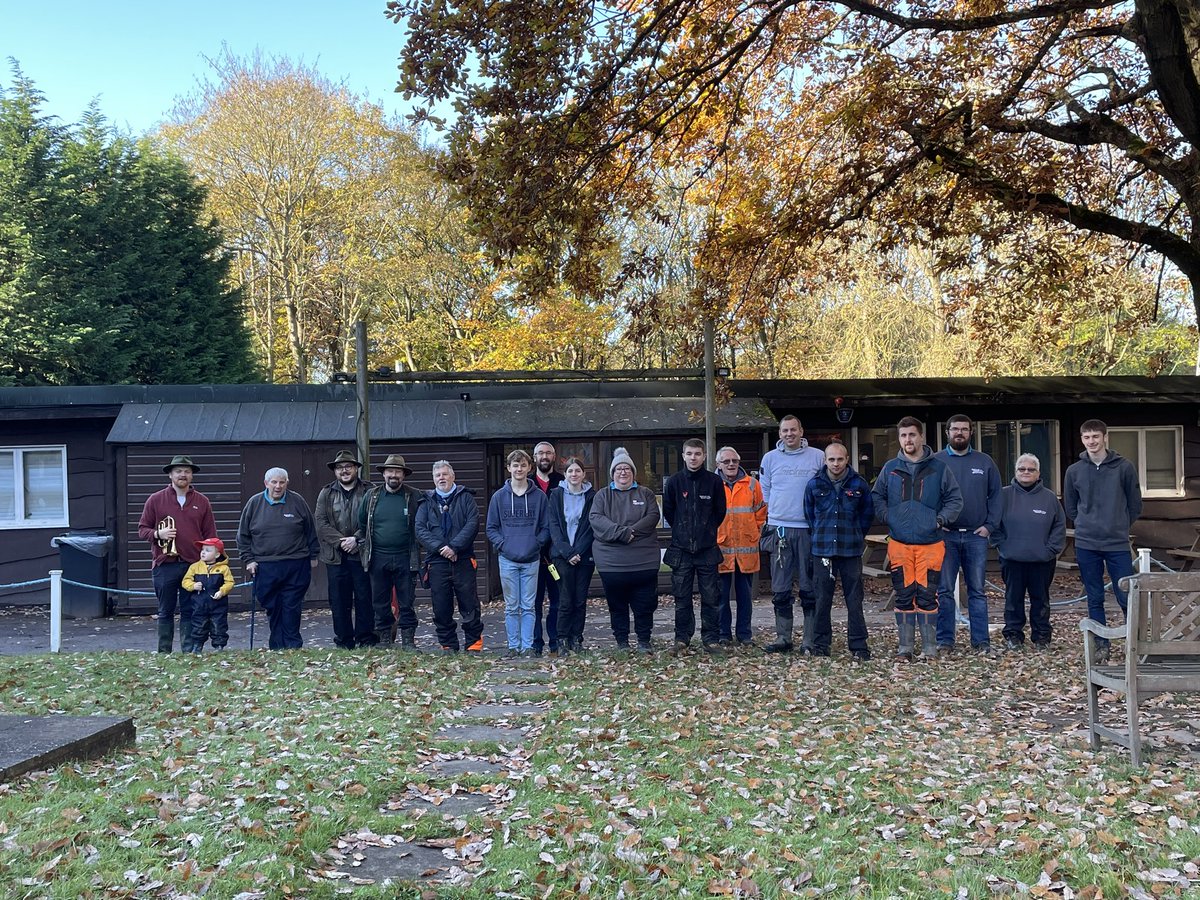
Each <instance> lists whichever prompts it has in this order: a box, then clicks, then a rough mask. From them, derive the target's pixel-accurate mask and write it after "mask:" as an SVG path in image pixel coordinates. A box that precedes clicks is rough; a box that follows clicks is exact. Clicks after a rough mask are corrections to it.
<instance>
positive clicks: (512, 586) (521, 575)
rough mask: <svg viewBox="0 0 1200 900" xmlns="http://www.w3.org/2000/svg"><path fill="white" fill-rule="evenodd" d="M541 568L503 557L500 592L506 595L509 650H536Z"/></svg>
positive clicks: (505, 607)
mask: <svg viewBox="0 0 1200 900" xmlns="http://www.w3.org/2000/svg"><path fill="white" fill-rule="evenodd" d="M538 564H539V561H538V560H536V559H533V560H530V561H529V562H513V561H512V560H511V559H506V558H505V557H503V556H501V557H500V589H501V590H502V591H503V592H504V631H505V633H506V634H507V636H508V649H509V650H532V649H533V619H534V616H533V601H534V597H535V596H536V594H537V583H538Z"/></svg>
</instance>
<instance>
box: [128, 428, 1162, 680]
mask: <svg viewBox="0 0 1200 900" xmlns="http://www.w3.org/2000/svg"><path fill="white" fill-rule="evenodd" d="M898 438H899V446H900V449H899V452H898V453H897V455H896V457H895V458H893V459H891V460H889V461H888V462H887V463H885V465H884V466H883V467H882V469H881V471H880V473H879V475H878V477H877V478H876V480H875V483H874V485H873V486H872V485H871V484H869V483H868V482H867V481H866V479H865V478H863V477H862V476H861V475H860V474H858V473H857V472H856V471H855V470H854V468H853V466H852V465H851V460H850V453H849V450H848V449H847V447H846V446H845V445H844V444H842V443H841V442H839V441H833V442H831V443H829V444H828V445H827V446H826V448H825V449H824V451H821V450H819V449H817V448H815V447H811V446H809V444H808V442H807V441H806V440H805V438H804V428H803V426H802V425H801V423H800V421H799V419H797V418H796V417H795V416H785V417H784V418H783V419H782V420H781V422H780V425H779V441H778V444H777V445H776V447H775V449H773V450H771V451H770V452H768V453H766V454H765V455H764V457H763V459H762V462H761V465H760V470H759V473H758V476H757V477H755V475H753V474H751V473H748V472H747V471H746V470H745V468H743V466H742V465H741V459H740V457H739V455H738V452H737V451H736V450H735V449H734V448H733V447H728V446H726V447H722V448H721V449H720V450H718V451H717V454H716V460H715V461H716V471H715V472H711V471H709V470H708V469H707V468H705V462H706V458H707V455H706V452H705V447H704V443H703V442H702V441H700V440H698V439H689V440H687V441H685V442H684V444H683V451H682V463H683V466H682V468H681V469H680V470H679V471H678V472H677V473H676V474H674V475H672V476H670V477H669V478H668V479H667V480H666V481H665V483H664V485H663V490H662V509H661V512H660V509H659V504H658V500H657V498H656V496H655V493H654V491H653V490H652V489H651V488H650V487H649V486H647V485H645V484H641V483H639V481H638V471H637V466H636V464H635V462H634V460H633V458H632V457H631V456H630V454H629V453H628V452H627V451H626V450H625V448H621V447H619V448H617V449H616V450H615V451H614V453H613V457H612V460H611V462H610V464H609V466H608V475H609V482H608V483H607V484H606V485H604V486H603V487H600V488H598V489H597V488H595V487H594V486H593V485H592V484H591V482H589V481H588V480H587V473H586V469H585V466H584V463H583V461H581V460H580V459H578V458H575V457H571V458H569V459H567V460H566V461H565V465H564V467H563V472H562V473H559V472H558V471H556V464H557V462H558V458H557V454H556V451H555V448H554V446H553V445H552V444H550V443H549V442H545V441H543V442H541V443H539V444H537V445H536V446H535V447H534V450H533V454H532V456H531V455H530V454H529V453H527V452H526V451H524V450H514V451H512V452H511V453H509V454H508V457H507V459H506V466H507V471H508V476H509V477H508V480H507V481H506V482H505V483H504V485H502V486H501V488H500V489H499V490H497V491H496V492H495V493H494V494H493V495H492V497H491V499H490V501H489V503H488V507H487V514H486V519H485V530H486V535H487V539H488V541H489V542H490V543H491V545H492V548H493V550H494V552H495V554H496V556H497V561H498V567H499V573H500V583H501V588H502V591H503V595H504V604H505V617H504V618H505V638H506V648H505V649H506V654H507V655H511V656H523V655H541V653H542V652H543V650H544V649H545V648H546V647H547V646H548V647H549V650H550V651H551V652H556V653H559V654H560V655H564V656H565V655H570V654H572V653H578V652H580V651H581V650H582V649H583V632H584V624H585V617H586V608H587V607H586V600H587V594H588V588H589V585H590V584H591V580H592V576H593V574H594V573H595V572H599V575H600V579H601V583H602V585H603V588H604V594H605V599H606V601H607V605H608V610H609V623H610V627H611V630H612V634H613V638H614V640H615V642H616V644H617V646H618V647H619V648H627V649H636V650H637V651H638V652H643V653H648V652H652V650H653V644H652V640H651V632H652V630H653V624H654V613H655V611H656V609H657V606H658V576H659V570H660V565H661V564H663V563H665V564H666V565H667V566H668V567H669V568H670V569H671V572H672V577H671V582H672V593H673V594H674V598H675V617H674V618H675V621H674V641H673V649H674V650H675V652H677V653H678V652H682V651H685V650H686V649H687V648H688V647H689V646H690V645H691V642H692V639H693V638H694V637H695V635H696V631H697V623H696V614H695V606H694V593H698V594H699V597H700V621H699V634H700V645H701V648H702V649H703V650H704V651H705V652H707V653H714V654H715V653H721V652H723V651H724V649H725V648H726V647H727V646H729V645H731V644H733V643H734V642H735V641H736V642H737V643H738V644H742V645H750V644H752V634H751V614H752V609H753V597H752V595H751V593H752V584H753V579H754V577H755V575H756V573H758V571H759V568H760V559H761V554H762V552H763V551H768V552H769V555H770V573H769V576H770V583H771V591H772V606H773V610H774V614H775V636H774V640H773V641H771V642H770V643H768V644H767V645H766V646H765V648H764V649H765V650H766V651H767V652H768V653H785V652H790V651H792V650H793V649H794V648H795V646H796V644H795V640H794V635H795V632H796V624H795V620H794V607H795V599H794V595H793V587H795V588H796V592H797V594H798V596H799V602H800V608H801V613H802V615H803V621H802V624H801V626H800V636H801V640H800V643H799V652H801V653H804V654H806V655H812V656H829V655H830V653H831V649H832V637H833V635H832V622H831V611H832V607H833V596H834V590H835V586H836V584H837V583H838V582H840V583H841V586H842V593H843V596H844V599H845V603H846V608H847V649H848V651H849V652H850V654H851V656H852V657H853V658H854V659H857V660H868V659H870V658H871V652H870V647H869V643H868V634H867V626H866V621H865V617H864V614H863V568H862V560H863V555H864V553H863V551H864V549H865V541H866V535H867V532H868V530H869V529H870V528H871V527H872V525H873V524H874V523H876V522H879V523H881V524H883V525H885V526H886V527H887V531H888V543H887V555H888V565H889V568H890V571H891V578H892V583H893V588H894V590H895V596H896V624H897V630H898V648H899V649H898V651H897V655H899V656H901V657H905V658H912V657H913V656H914V655H915V652H916V636H917V634H918V633H919V634H920V641H921V653H922V655H924V656H926V657H935V656H938V655H944V654H946V653H949V652H953V649H954V633H955V624H956V623H955V615H956V609H957V602H956V599H955V586H956V581H957V579H958V577H959V574H960V573H961V574H962V577H963V579H964V581H965V583H966V588H967V601H968V602H967V614H968V620H969V634H970V642H971V646H972V647H974V648H976V649H977V650H982V651H987V650H990V648H991V641H990V635H989V630H988V610H987V599H986V594H985V592H984V586H985V569H986V562H987V554H988V548H989V545H991V546H995V547H997V548H998V552H999V557H1000V565H1001V572H1002V574H1003V578H1004V582H1005V605H1004V630H1003V637H1004V640H1005V643H1006V645H1007V646H1008V647H1010V648H1016V647H1019V646H1020V645H1021V644H1022V643H1023V642H1024V632H1025V626H1026V614H1025V608H1026V598H1028V604H1029V617H1028V620H1029V629H1030V636H1031V639H1032V642H1033V643H1034V645H1044V644H1047V643H1049V641H1050V634H1051V632H1050V607H1049V589H1050V582H1051V579H1052V577H1053V575H1054V570H1055V562H1056V560H1057V557H1058V555H1059V553H1061V552H1062V550H1063V548H1064V546H1065V534H1066V531H1065V528H1066V516H1068V515H1069V516H1070V517H1071V518H1072V519H1073V520H1074V524H1075V529H1076V534H1075V547H1076V559H1077V562H1078V565H1079V571H1080V577H1081V580H1082V581H1083V585H1084V588H1085V590H1086V592H1087V597H1088V612H1089V615H1090V616H1091V618H1093V619H1096V620H1097V621H1099V622H1101V623H1103V622H1104V621H1105V619H1104V590H1105V585H1104V572H1105V569H1106V568H1107V570H1108V574H1109V577H1110V578H1111V580H1112V583H1113V587H1114V593H1115V594H1116V597H1117V600H1118V602H1119V604H1120V606H1121V609H1122V610H1124V609H1125V594H1124V592H1123V591H1121V589H1120V586H1119V579H1120V578H1121V577H1123V576H1124V575H1128V574H1131V573H1132V560H1131V554H1130V547H1129V529H1130V527H1131V526H1132V524H1133V523H1134V522H1135V521H1136V520H1137V518H1138V516H1139V515H1140V512H1141V493H1140V488H1139V486H1138V480H1137V475H1136V472H1135V471H1134V470H1133V467H1132V465H1131V464H1130V463H1129V461H1128V460H1125V459H1123V458H1122V457H1121V456H1119V455H1118V454H1116V453H1114V452H1113V451H1111V450H1109V449H1108V448H1107V428H1106V426H1105V425H1104V423H1103V422H1100V421H1099V420H1096V419H1092V420H1089V421H1087V422H1085V423H1084V424H1083V426H1082V427H1081V439H1082V442H1083V445H1084V451H1083V453H1082V454H1081V456H1080V459H1079V461H1078V462H1076V463H1074V464H1073V465H1071V466H1070V467H1069V468H1068V469H1067V473H1066V478H1065V481H1064V486H1063V498H1064V502H1065V505H1066V508H1065V510H1064V508H1063V504H1060V503H1059V501H1058V498H1057V497H1056V496H1055V494H1054V492H1053V491H1052V490H1051V489H1050V488H1048V487H1047V486H1046V485H1044V484H1043V483H1042V480H1041V472H1040V463H1039V461H1038V459H1037V457H1036V456H1034V455H1033V454H1028V453H1026V454H1022V455H1021V456H1020V457H1019V458H1018V460H1017V462H1016V466H1015V472H1014V477H1013V479H1012V482H1011V484H1009V485H1008V486H1006V487H1004V486H1002V485H1001V478H1000V473H999V470H998V469H997V467H996V464H995V463H994V462H993V460H992V459H991V458H990V457H989V456H988V455H987V454H986V453H983V452H982V451H980V450H978V449H976V448H975V446H974V435H973V424H972V422H971V420H970V419H969V418H968V417H967V416H964V415H957V416H953V417H952V418H951V419H950V420H949V422H948V423H947V433H946V439H947V440H946V446H945V449H944V450H942V451H940V452H937V453H935V452H933V450H932V448H931V447H929V446H928V445H927V444H926V443H925V437H924V429H923V426H922V423H921V422H920V421H919V420H918V419H916V418H913V417H909V416H906V417H905V418H903V419H901V420H900V422H899V423H898ZM328 466H329V468H330V470H331V471H332V472H333V475H334V479H333V481H332V482H330V483H329V484H328V485H326V486H325V487H323V488H322V489H321V491H320V493H319V494H318V496H317V499H316V503H315V509H313V510H310V508H309V506H308V504H307V503H306V502H305V500H304V498H303V497H301V496H300V495H299V494H296V493H295V492H293V491H289V490H288V473H287V472H286V471H285V470H284V469H280V468H272V469H270V470H268V471H267V473H266V475H265V477H264V489H263V491H262V493H260V494H256V495H255V496H253V497H251V498H250V500H249V501H248V502H247V503H246V505H245V508H244V509H243V511H242V516H241V520H240V523H239V526H238V533H237V546H238V551H239V554H240V557H241V560H242V563H243V566H244V568H245V570H246V572H247V574H248V575H249V576H251V578H253V580H254V584H253V588H254V596H255V598H256V599H257V601H258V603H259V604H261V605H262V607H263V608H264V609H265V610H266V612H267V615H268V621H269V624H270V639H269V646H270V647H271V648H272V649H286V648H294V647H300V646H302V643H303V640H302V638H301V635H300V609H301V602H302V600H303V597H304V594H305V592H306V591H307V589H308V587H309V584H310V582H311V577H312V569H313V568H315V566H316V565H317V563H318V561H320V562H323V563H324V564H325V565H326V567H327V574H328V586H329V604H330V608H331V613H332V620H333V631H334V642H335V643H336V645H337V646H338V647H342V648H346V649H352V648H354V647H360V646H372V645H377V644H387V643H394V642H395V641H396V640H397V637H398V638H399V642H400V645H401V648H402V649H405V650H415V649H416V640H415V635H416V630H417V624H418V622H417V616H416V612H415V608H414V601H415V596H414V595H415V581H416V578H417V577H418V574H419V577H420V579H421V581H422V583H423V584H424V585H426V586H427V587H428V588H429V590H430V593H431V596H432V605H433V621H434V627H435V630H436V632H437V640H438V644H439V646H440V648H441V649H442V651H443V652H446V653H455V652H458V651H459V650H460V648H465V649H466V650H467V651H469V652H479V651H482V649H483V627H482V622H481V619H480V605H479V598H478V592H477V588H476V569H477V565H478V564H477V561H476V559H475V556H474V549H473V548H474V544H475V539H476V536H477V533H478V530H479V524H480V508H479V503H478V502H477V501H476V499H475V495H474V493H473V491H471V490H470V489H469V488H467V487H465V486H463V485H458V484H456V483H455V473H454V467H453V466H452V465H451V464H450V463H449V462H448V461H446V460H439V461H438V462H435V463H434V464H433V467H432V471H431V476H432V480H433V484H434V487H433V489H432V490H428V491H422V490H418V489H417V488H415V487H413V486H412V485H410V484H407V483H406V479H407V478H408V477H410V476H411V475H412V474H413V471H412V469H411V468H409V467H408V466H407V465H406V464H405V461H404V457H403V456H400V455H397V454H393V455H390V456H388V457H387V459H385V460H384V462H383V464H382V465H380V466H379V473H380V475H381V476H382V479H383V480H382V483H381V484H377V485H376V484H371V483H369V482H367V481H366V480H364V479H363V478H362V477H361V474H362V469H363V465H362V463H361V461H360V460H358V459H357V458H356V456H355V454H354V453H353V452H351V451H346V450H344V451H341V452H340V453H338V454H337V456H336V457H335V458H334V459H333V460H332V461H331V462H330V463H329V464H328ZM163 471H164V472H165V473H166V474H167V475H168V477H169V482H170V483H169V484H168V486H167V487H166V488H164V489H163V490H162V491H159V492H157V493H155V494H153V495H151V497H150V498H148V499H147V501H146V504H145V507H144V509H143V511H142V516H141V520H140V522H139V533H140V535H141V536H142V538H143V539H145V540H147V541H149V542H150V544H151V548H152V554H153V560H152V564H153V579H152V580H153V584H154V590H155V594H156V595H157V598H158V649H159V651H160V652H170V650H171V649H172V645H173V641H174V615H175V610H176V608H177V607H178V608H179V610H180V645H181V649H183V650H184V651H193V652H199V651H200V650H201V649H202V648H203V646H204V643H205V642H206V640H209V639H211V641H212V645H213V647H214V648H218V649H219V648H221V647H224V646H225V645H226V643H227V641H228V595H229V592H230V590H231V589H232V587H233V582H232V577H231V575H230V573H229V567H228V559H227V557H226V556H225V553H224V545H223V543H222V542H221V540H220V539H219V538H218V537H217V534H216V526H215V522H214V519H213V515H212V508H211V505H210V504H209V501H208V500H207V498H205V497H204V495H203V494H201V493H200V492H198V491H196V490H195V488H194V487H192V479H193V477H194V475H195V473H196V472H197V471H199V467H198V466H196V464H195V463H194V462H193V461H192V460H191V459H190V458H189V457H186V456H177V457H175V458H174V459H172V460H171V461H170V462H169V463H167V464H166V465H165V466H164V467H163ZM660 517H661V518H662V519H664V520H665V521H666V524H667V525H668V526H669V528H670V530H671V540H670V545H669V547H668V548H667V549H666V551H665V553H662V552H660V550H659V546H658V526H659V522H660ZM456 610H457V613H458V618H459V620H460V623H456V621H455V612H456ZM460 625H461V631H462V640H461V641H460V640H459V636H458V632H459V627H460ZM631 640H633V641H635V642H636V643H631ZM1106 649H1107V648H1106V646H1104V645H1101V646H1100V647H1098V651H1099V652H1100V653H1101V655H1103V653H1104V652H1105V651H1106Z"/></svg>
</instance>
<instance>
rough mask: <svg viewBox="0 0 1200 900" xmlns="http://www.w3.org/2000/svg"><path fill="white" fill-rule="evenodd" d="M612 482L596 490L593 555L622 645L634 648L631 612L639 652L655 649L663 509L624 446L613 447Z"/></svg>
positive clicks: (609, 610)
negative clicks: (652, 636)
mask: <svg viewBox="0 0 1200 900" xmlns="http://www.w3.org/2000/svg"><path fill="white" fill-rule="evenodd" d="M608 472H609V476H610V477H611V479H612V480H611V481H610V482H609V484H608V485H607V486H606V487H603V488H601V489H600V490H599V491H597V492H596V496H595V499H593V500H592V511H591V513H590V514H589V517H588V518H589V521H590V522H591V523H592V531H593V532H595V540H594V541H593V543H592V556H593V557H594V558H595V560H596V569H597V570H598V571H599V572H600V580H601V582H603V584H604V596H605V599H606V600H607V601H608V612H609V618H610V619H611V621H612V632H613V638H614V639H615V640H616V642H617V647H618V648H619V649H628V647H629V630H630V629H629V616H630V613H632V614H633V630H634V633H635V634H636V635H637V649H638V652H639V653H650V652H651V651H652V649H653V648H652V647H651V644H650V633H651V631H652V630H653V629H654V611H655V610H656V609H657V608H658V569H659V565H660V563H661V562H662V554H661V552H660V551H659V549H658V522H659V519H660V518H661V513H660V512H659V509H658V501H657V500H656V499H655V497H654V491H652V490H651V489H650V488H648V487H646V486H644V485H640V484H638V483H637V467H636V466H635V465H634V463H633V459H632V458H630V456H629V452H628V451H627V450H626V449H625V448H624V447H618V448H617V449H616V450H615V451H614V452H613V459H612V464H611V465H610V466H609V467H608Z"/></svg>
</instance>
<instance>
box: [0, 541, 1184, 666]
mask: <svg viewBox="0 0 1200 900" xmlns="http://www.w3.org/2000/svg"><path fill="white" fill-rule="evenodd" d="M1154 569H1158V570H1159V571H1163V572H1174V571H1175V570H1174V569H1172V568H1171V567H1170V566H1169V565H1167V564H1166V563H1165V562H1163V561H1162V560H1159V559H1155V558H1154V557H1153V556H1151V555H1150V551H1149V550H1146V549H1140V550H1138V565H1137V571H1139V572H1150V571H1152V570H1154ZM960 578H961V576H960ZM39 584H49V585H50V652H51V653H58V652H59V651H60V650H61V648H62V586H63V585H64V584H69V585H71V587H76V588H82V589H84V590H89V591H101V592H103V593H106V594H119V595H121V596H123V597H153V596H155V593H154V591H129V590H123V589H120V588H113V587H101V586H100V585H96V584H84V583H83V582H80V581H72V580H71V579H69V578H63V577H62V570H61V569H51V570H50V575H49V577H47V578H34V579H32V580H31V581H15V582H12V583H10V584H0V592H4V591H11V590H19V589H21V588H29V587H36V586H37V585H39ZM985 585H986V587H989V588H991V589H992V590H994V591H996V592H998V593H1001V594H1002V593H1004V588H1003V587H1001V586H1000V585H997V584H993V583H992V582H990V581H986V582H985ZM253 586H254V581H253V580H250V581H243V582H241V583H240V584H235V585H234V586H233V590H239V589H240V588H248V587H253ZM959 590H960V585H958V584H956V585H955V592H954V593H955V618H956V619H957V620H958V622H959V624H962V625H965V624H967V622H966V617H965V616H963V614H962V610H961V607H960V606H959V603H958V599H957V598H958V595H959ZM1104 590H1105V591H1106V592H1108V593H1113V586H1112V582H1111V581H1106V582H1105V583H1104ZM1086 600H1087V594H1086V593H1085V594H1081V595H1080V596H1078V597H1071V598H1069V599H1066V600H1051V601H1050V607H1051V608H1052V609H1062V608H1064V607H1067V606H1073V605H1074V604H1076V603H1083V602H1085V601H1086Z"/></svg>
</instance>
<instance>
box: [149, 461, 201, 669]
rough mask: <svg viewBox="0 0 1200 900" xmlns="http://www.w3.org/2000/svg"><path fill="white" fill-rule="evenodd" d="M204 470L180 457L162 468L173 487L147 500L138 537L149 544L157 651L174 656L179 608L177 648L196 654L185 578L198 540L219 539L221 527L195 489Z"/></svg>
mask: <svg viewBox="0 0 1200 900" xmlns="http://www.w3.org/2000/svg"><path fill="white" fill-rule="evenodd" d="M199 471H200V467H199V466H197V465H196V464H195V463H194V462H192V460H191V457H187V456H176V457H175V458H174V459H172V460H171V461H170V462H169V463H167V464H166V465H165V466H163V472H164V473H166V475H167V476H168V480H169V481H170V484H168V485H167V486H166V487H165V488H163V489H162V490H161V491H157V492H155V493H153V494H151V495H150V496H149V497H148V498H146V504H145V506H143V507H142V517H141V519H139V520H138V535H140V536H141V538H142V540H144V541H149V542H150V575H151V580H152V581H153V583H154V596H155V597H156V598H158V652H159V653H170V652H171V646H172V644H174V642H175V608H176V607H178V608H179V649H180V650H182V651H183V652H185V653H187V652H189V651H190V650H191V649H192V594H191V592H190V591H185V590H183V587H182V585H183V576H184V575H186V574H187V570H188V567H189V566H191V564H192V563H195V562H199V560H200V551H199V549H198V548H197V547H196V542H197V541H203V540H207V539H208V538H215V537H216V536H217V524H216V521H215V520H214V519H213V512H212V505H211V504H210V503H209V502H208V498H207V497H205V496H204V495H203V494H201V493H200V492H199V491H197V490H195V489H194V488H193V487H192V477H193V476H194V475H195V474H196V473H197V472H199Z"/></svg>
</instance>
